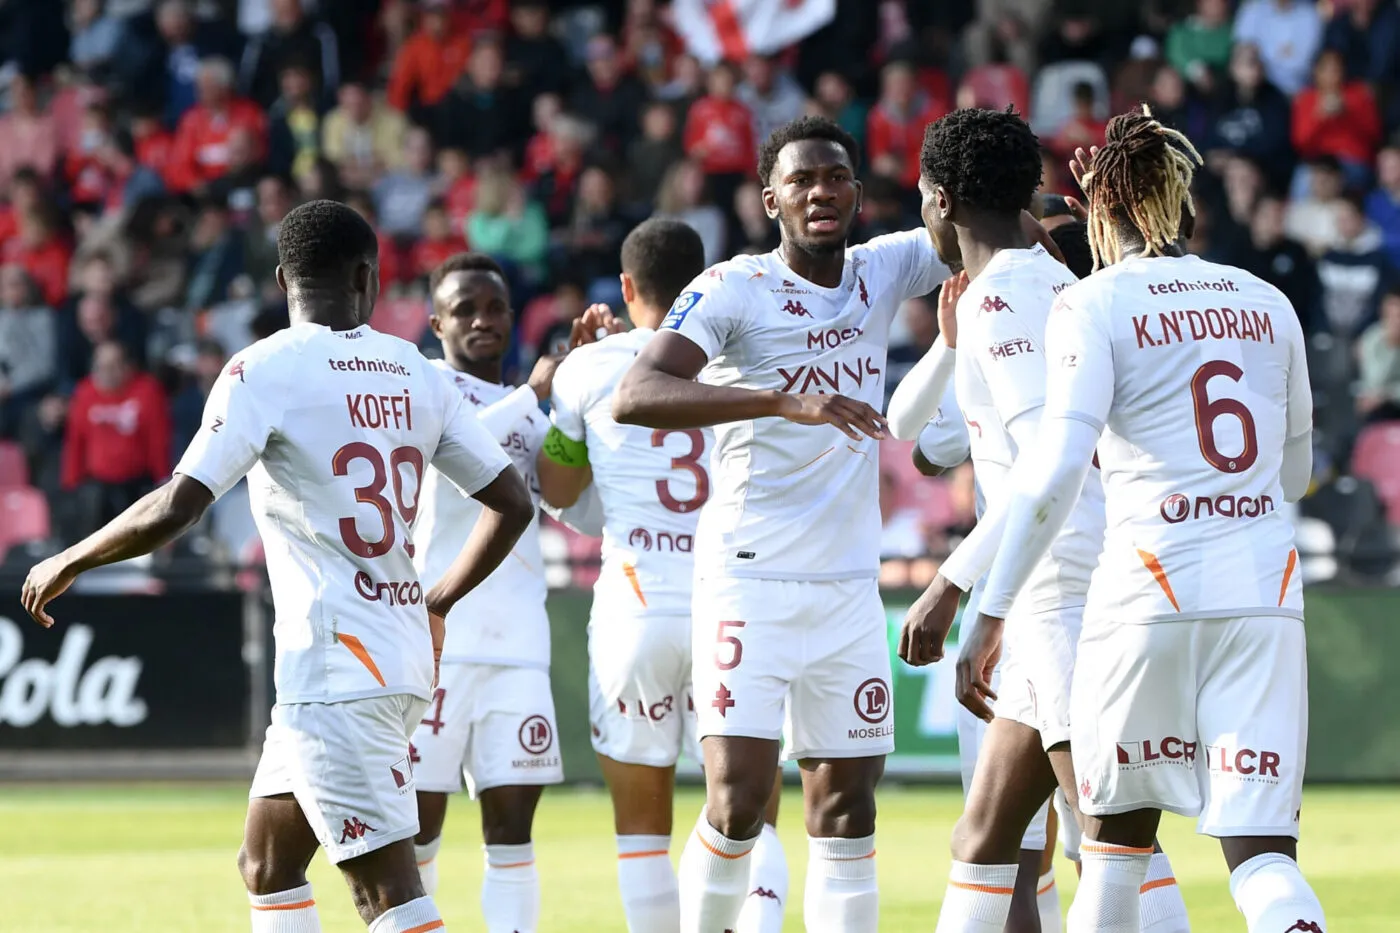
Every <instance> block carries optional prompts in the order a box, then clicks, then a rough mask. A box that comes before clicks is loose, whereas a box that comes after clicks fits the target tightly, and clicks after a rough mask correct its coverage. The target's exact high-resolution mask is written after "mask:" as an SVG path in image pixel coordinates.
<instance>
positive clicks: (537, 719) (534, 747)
mask: <svg viewBox="0 0 1400 933" xmlns="http://www.w3.org/2000/svg"><path fill="white" fill-rule="evenodd" d="M517 737H518V738H519V739H520V747H521V748H523V749H525V751H526V753H527V754H529V755H530V756H531V757H529V758H517V759H515V760H514V761H512V762H511V763H510V766H511V767H512V768H524V769H531V770H533V769H538V768H557V767H558V766H559V756H558V755H550V756H549V757H545V755H546V753H547V752H548V751H549V750H550V749H551V748H553V747H554V727H553V726H552V725H550V722H549V720H548V719H546V718H544V717H543V716H541V715H539V714H536V715H534V716H529V717H526V719H525V721H524V722H522V723H521V724H520V731H519V733H518V734H517Z"/></svg>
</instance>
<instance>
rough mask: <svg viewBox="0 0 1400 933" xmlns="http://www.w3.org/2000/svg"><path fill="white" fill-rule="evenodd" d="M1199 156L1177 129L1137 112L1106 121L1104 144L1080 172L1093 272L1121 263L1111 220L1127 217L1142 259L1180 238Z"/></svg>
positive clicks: (1144, 111)
mask: <svg viewBox="0 0 1400 933" xmlns="http://www.w3.org/2000/svg"><path fill="white" fill-rule="evenodd" d="M1200 164H1201V156H1200V154H1199V153H1198V152H1196V147H1195V146H1193V145H1191V141H1190V140H1189V139H1187V138H1186V137H1185V136H1183V135H1182V134H1181V133H1180V132H1178V131H1177V130H1174V129H1171V128H1170V127H1166V126H1163V125H1162V124H1161V123H1159V122H1157V121H1156V120H1155V119H1153V118H1152V111H1151V110H1150V109H1148V107H1147V105H1146V104H1143V107H1142V112H1141V113H1137V112H1132V113H1124V114H1120V115H1118V116H1116V117H1114V118H1113V119H1112V120H1109V121H1108V128H1107V131H1106V133H1105V136H1104V144H1103V145H1102V146H1100V147H1099V151H1098V153H1097V154H1095V156H1094V158H1093V160H1092V161H1091V162H1090V165H1089V169H1088V171H1087V172H1085V173H1084V178H1083V179H1082V182H1081V184H1082V186H1083V188H1084V193H1085V194H1086V195H1088V196H1089V248H1090V249H1091V250H1092V251H1093V253H1094V268H1095V269H1101V268H1103V267H1104V266H1108V265H1112V264H1113V263H1115V262H1118V260H1119V259H1121V258H1122V256H1121V255H1120V252H1119V248H1118V237H1117V236H1115V235H1114V232H1113V227H1114V218H1115V216H1116V217H1117V218H1119V219H1120V220H1121V219H1123V218H1126V219H1127V221H1128V222H1129V223H1131V224H1132V225H1133V226H1134V227H1136V228H1137V230H1138V232H1139V233H1140V234H1142V238H1143V240H1144V242H1145V244H1146V246H1145V247H1144V249H1143V255H1145V256H1153V255H1161V252H1162V250H1164V249H1165V248H1167V247H1168V246H1170V245H1171V244H1173V243H1175V242H1176V240H1177V237H1178V236H1179V235H1180V229H1181V212H1182V211H1183V210H1185V211H1188V212H1189V213H1190V214H1191V216H1192V217H1194V216H1195V215H1196V205H1195V204H1194V203H1193V202H1192V200H1191V178H1192V176H1193V175H1195V173H1196V166H1198V165H1200Z"/></svg>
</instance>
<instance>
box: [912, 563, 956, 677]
mask: <svg viewBox="0 0 1400 933" xmlns="http://www.w3.org/2000/svg"><path fill="white" fill-rule="evenodd" d="M961 599H962V590H960V589H958V588H957V587H956V586H954V585H953V584H952V583H950V582H948V580H947V578H945V577H944V576H943V574H941V573H940V574H938V575H937V576H935V577H934V578H933V582H932V583H930V584H929V586H928V589H926V590H924V592H923V595H922V596H920V597H919V598H918V599H917V600H916V601H915V602H914V605H912V606H910V607H909V612H908V614H907V615H905V617H904V629H903V630H902V631H901V632H900V633H899V657H900V660H902V661H903V662H904V663H905V664H910V665H913V666H914V667H923V666H924V665H925V664H932V663H934V662H935V661H942V660H943V643H944V642H945V641H946V640H947V638H948V630H949V629H950V628H952V627H953V618H954V617H955V616H956V615H957V614H958V603H959V602H960V601H961Z"/></svg>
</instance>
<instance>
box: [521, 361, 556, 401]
mask: <svg viewBox="0 0 1400 933" xmlns="http://www.w3.org/2000/svg"><path fill="white" fill-rule="evenodd" d="M562 362H564V354H562V353H556V354H551V355H549V356H542V357H540V358H539V359H537V360H535V368H534V369H532V370H530V379H529V386H530V388H532V389H534V390H535V397H536V398H538V399H539V400H540V401H541V402H543V401H547V400H548V399H549V394H550V393H551V392H553V391H554V374H555V373H556V372H558V371H559V364H560V363H562Z"/></svg>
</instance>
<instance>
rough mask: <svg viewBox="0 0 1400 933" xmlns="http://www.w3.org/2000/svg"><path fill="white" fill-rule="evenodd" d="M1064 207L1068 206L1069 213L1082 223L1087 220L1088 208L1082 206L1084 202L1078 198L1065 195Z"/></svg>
mask: <svg viewBox="0 0 1400 933" xmlns="http://www.w3.org/2000/svg"><path fill="white" fill-rule="evenodd" d="M1065 207H1067V208H1069V214H1070V216H1071V217H1073V218H1074V219H1075V220H1077V221H1079V222H1080V223H1082V224H1087V223H1088V222H1089V209H1088V208H1087V207H1085V206H1084V202H1083V201H1081V200H1079V199H1078V198H1075V197H1071V196H1070V195H1065Z"/></svg>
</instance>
